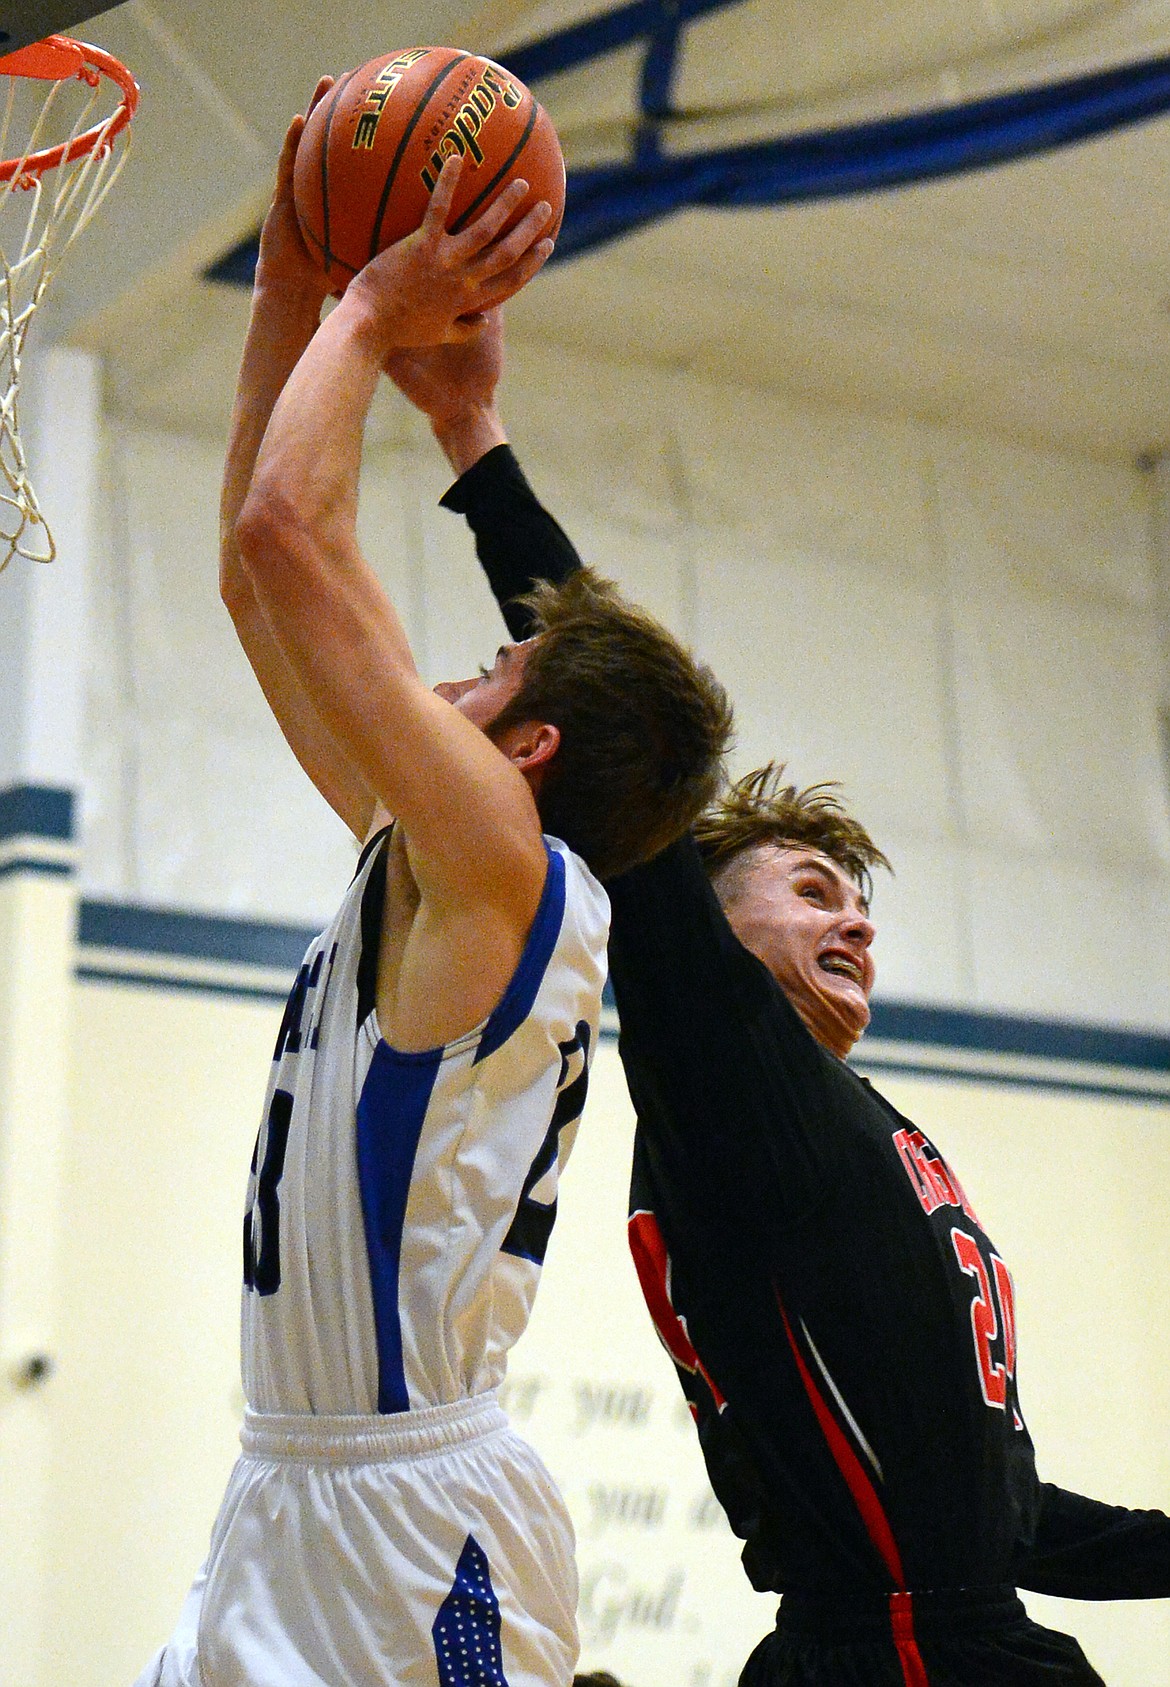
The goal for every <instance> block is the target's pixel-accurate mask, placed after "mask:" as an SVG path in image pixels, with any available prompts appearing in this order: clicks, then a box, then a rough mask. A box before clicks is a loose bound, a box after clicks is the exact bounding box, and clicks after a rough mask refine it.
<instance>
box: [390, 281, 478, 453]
mask: <svg viewBox="0 0 1170 1687" xmlns="http://www.w3.org/2000/svg"><path fill="white" fill-rule="evenodd" d="M468 326H469V327H471V328H472V332H471V333H470V334H469V335H468V337H467V338H466V339H465V340H459V341H456V342H455V343H454V344H452V345H444V346H426V347H420V348H419V349H418V350H416V351H397V352H393V353H392V354H391V355H390V356H389V357H388V358H387V359H386V364H385V369H386V373H387V375H389V377H390V379H391V380H392V381H393V382H394V384H395V386H396V387H397V388H398V390H399V391H400V392H401V393H402V395H403V396H404V397H405V398H408V399H409V400H410V402H411V403H412V404H413V405H414V407H415V409H416V410H421V411H422V413H423V415H424V416H426V417H428V419H429V420H430V423H431V426H432V427H433V428H434V430H435V432H436V433H437V434H442V433H444V432H445V431H446V430H447V429H449V428H451V427H454V426H457V425H458V424H459V423H460V422H462V421H463V420H464V419H465V418H468V417H471V416H474V415H476V414H479V413H482V412H484V411H488V410H491V409H493V408H494V406H495V397H496V388H497V386H498V385H499V382H500V377H501V375H502V374H503V372H504V313H503V311H502V310H501V308H500V307H499V306H498V305H496V306H495V307H494V308H493V309H492V310H488V311H484V312H483V314H482V315H481V316H480V317H478V318H472V319H471V320H470V321H469V324H468Z"/></svg>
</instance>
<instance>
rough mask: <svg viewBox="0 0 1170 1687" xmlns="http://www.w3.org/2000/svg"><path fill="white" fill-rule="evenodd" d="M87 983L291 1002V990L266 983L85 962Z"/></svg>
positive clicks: (81, 974)
mask: <svg viewBox="0 0 1170 1687" xmlns="http://www.w3.org/2000/svg"><path fill="white" fill-rule="evenodd" d="M74 976H75V977H76V978H79V979H80V980H81V981H82V982H83V983H86V984H120V985H127V986H130V987H131V988H133V989H137V990H180V991H185V992H187V993H191V992H194V993H195V994H196V995H204V996H230V997H231V998H232V999H233V1000H234V1001H245V1002H272V1003H273V1004H274V1006H277V1007H282V1006H283V1005H284V1003H285V1002H287V1000H288V990H287V989H283V990H281V989H277V988H275V987H269V986H266V985H263V984H245V983H242V982H241V983H235V982H232V981H229V980H226V979H217V978H183V977H181V976H179V975H177V974H175V973H168V972H163V971H158V972H120V971H118V969H117V968H115V967H96V966H87V965H86V964H85V963H84V962H82V964H81V965H80V966H79V967H78V968H77V971H76V973H75V974H74Z"/></svg>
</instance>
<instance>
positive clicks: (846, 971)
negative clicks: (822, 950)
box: [817, 949, 865, 985]
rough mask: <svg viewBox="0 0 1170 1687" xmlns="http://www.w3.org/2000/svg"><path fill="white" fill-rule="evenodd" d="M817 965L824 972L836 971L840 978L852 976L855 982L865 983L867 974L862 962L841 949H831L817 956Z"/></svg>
mask: <svg viewBox="0 0 1170 1687" xmlns="http://www.w3.org/2000/svg"><path fill="white" fill-rule="evenodd" d="M817 965H818V966H819V967H820V969H821V971H822V972H831V973H835V974H836V975H837V977H838V978H850V979H852V980H853V982H854V984H861V985H864V983H865V974H864V973H863V971H862V969H861V963H860V962H859V961H855V960H854V959H853V958H852V956H850V955H843V954H841V952H840V951H839V950H836V949H834V950H831V951H830V952H829V953H828V954H825V955H819V956H818V957H817Z"/></svg>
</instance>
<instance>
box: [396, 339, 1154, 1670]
mask: <svg viewBox="0 0 1170 1687" xmlns="http://www.w3.org/2000/svg"><path fill="white" fill-rule="evenodd" d="M485 340H486V344H485V347H483V348H481V351H480V359H481V364H480V367H479V368H478V369H477V370H475V371H474V372H473V373H472V374H470V375H467V376H466V377H462V376H457V373H456V372H455V371H454V370H453V369H452V368H451V367H450V366H448V367H447V369H446V370H444V371H441V372H436V371H434V370H433V369H432V370H430V371H428V370H427V369H426V368H425V367H423V366H422V365H418V364H416V365H415V366H413V367H412V368H411V369H409V370H392V371H391V372H392V373H394V374H395V375H396V377H398V376H400V375H401V376H403V377H404V378H403V379H401V380H400V384H401V385H403V387H404V390H406V391H407V392H408V395H409V396H412V397H413V398H414V399H415V401H416V402H418V403H421V404H422V406H423V408H424V409H427V410H428V411H429V413H430V414H431V415H432V419H433V421H434V424H435V431H436V433H437V435H438V437H439V439H440V442H441V443H442V444H443V445H444V446H445V448H446V449H447V451H448V456H449V457H450V459H451V461H452V463H453V466H454V467H455V468H456V469H457V470H459V471H464V472H462V473H461V478H460V479H459V481H458V482H457V483H456V485H455V486H454V487H453V488H452V489H451V491H450V492H449V493H448V494H447V496H446V497H445V498H444V500H443V502H444V504H445V505H446V506H447V507H448V508H450V509H452V510H455V511H458V512H461V513H463V514H465V515H466V516H467V518H468V520H469V522H470V524H471V526H472V528H473V530H474V532H475V537H476V543H477V549H478V552H479V556H480V560H481V562H482V563H483V565H484V567H485V569H486V571H487V574H488V577H489V579H490V581H491V584H492V588H493V590H494V592H495V595H496V597H497V599H498V601H499V602H500V604H501V607H502V608H503V610H504V614H505V618H506V619H507V621H508V625H509V627H510V629H511V631H512V633H513V636H515V637H522V636H523V635H524V632H525V630H526V624H525V619H524V610H523V607H522V606H520V605H518V604H517V603H516V602H515V601H514V600H515V599H516V598H517V597H518V596H519V595H520V594H522V593H523V592H524V591H525V590H526V589H527V587H528V585H529V582H530V581H531V580H532V579H534V578H537V577H539V578H546V579H552V580H554V581H556V580H560V579H563V578H564V577H565V575H566V574H567V573H568V572H570V571H571V570H572V569H573V568H575V567H577V566H578V565H579V559H578V558H577V554H576V552H575V550H574V549H573V546H572V545H571V543H570V542H569V540H568V539H567V538H566V537H565V535H564V533H563V532H562V531H561V529H560V528H559V527H558V525H557V524H556V522H555V521H554V520H553V519H552V517H551V516H549V515H548V514H547V512H546V511H544V510H543V508H542V507H541V506H540V504H539V503H538V502H537V500H536V498H535V497H534V495H533V494H532V492H531V490H530V488H529V487H528V484H527V482H526V480H525V478H524V476H523V474H522V472H521V470H520V468H519V465H518V464H517V463H516V461H515V458H514V457H513V456H512V454H511V452H510V450H509V449H508V447H507V446H506V444H505V443H503V437H504V436H503V432H502V429H501V427H500V424H499V420H498V416H497V415H496V414H495V412H494V409H493V408H492V404H491V393H492V389H493V387H494V382H492V381H491V380H490V379H489V377H490V375H491V373H492V369H493V358H494V359H495V362H496V363H498V354H499V347H498V328H497V327H496V325H494V324H493V325H489V328H488V329H487V330H486V334H485ZM497 372H498V371H497ZM459 379H465V380H466V383H467V390H465V391H464V392H463V393H462V394H460V393H459V391H458V390H457V387H458V381H459ZM468 391H472V392H473V394H474V397H475V403H474V404H473V405H472V406H470V407H468V406H467V405H466V404H464V408H463V410H461V409H460V406H459V402H458V401H459V399H460V398H461V397H462V398H463V399H464V400H466V398H467V396H468ZM472 411H474V415H472V414H471V412H472ZM468 418H470V419H468ZM806 853H807V852H806ZM776 855H777V860H778V861H783V860H784V853H783V852H780V851H777V852H776ZM789 865H791V862H789ZM828 865H829V867H832V866H833V864H832V863H829V864H828ZM837 873H838V875H839V876H840V877H841V878H844V875H840V869H839V868H838V869H837ZM608 888H609V891H610V897H611V902H612V908H613V924H612V932H611V940H610V965H611V973H612V978H613V985H614V991H615V995H616V999H617V1005H618V1012H619V1016H620V1020H621V1043H620V1048H621V1057H622V1061H623V1064H624V1067H625V1071H626V1076H627V1080H628V1083H629V1088H630V1094H631V1097H632V1099H633V1102H634V1106H635V1109H636V1111H637V1116H638V1126H637V1134H636V1139H635V1150H634V1173H633V1188H632V1199H631V1220H630V1235H631V1244H632V1247H633V1251H634V1255H635V1259H636V1262H637V1264H638V1269H639V1275H640V1278H641V1281H642V1285H643V1289H644V1291H645V1293H646V1298H647V1301H648V1303H649V1306H650V1310H651V1313H652V1315H653V1317H654V1319H655V1322H656V1324H657V1326H658V1328H659V1331H660V1333H661V1335H662V1338H663V1340H664V1342H665V1344H666V1346H667V1348H668V1350H669V1351H670V1353H671V1354H672V1357H673V1358H674V1361H675V1365H676V1368H677V1371H678V1375H679V1379H680V1382H681V1384H682V1387H683V1390H684V1392H685V1394H686V1396H687V1399H688V1401H689V1402H690V1405H691V1408H692V1412H693V1415H694V1417H695V1420H696V1424H697V1428H698V1433H699V1438H700V1443H701V1445H702V1450H703V1454H704V1457H705V1460H706V1463H707V1468H708V1472H709V1474H710V1478H711V1482H712V1485H713V1487H714V1489H715V1492H716V1494H717V1495H718V1497H719V1499H720V1501H721V1503H722V1504H723V1506H724V1508H725V1510H726V1512H727V1515H728V1517H729V1519H730V1521H731V1524H732V1527H733V1528H734V1530H735V1531H736V1533H737V1534H738V1535H739V1536H740V1537H741V1538H742V1539H743V1541H744V1543H745V1545H744V1552H743V1559H744V1566H745V1569H746V1571H747V1573H748V1576H749V1577H750V1579H751V1581H752V1583H753V1585H754V1586H755V1587H756V1588H758V1589H761V1590H765V1589H774V1590H775V1591H777V1592H778V1593H780V1594H782V1595H783V1598H782V1603H781V1607H780V1611H779V1615H778V1619H777V1626H776V1629H775V1631H774V1633H773V1634H771V1635H770V1636H768V1637H767V1639H765V1640H764V1641H763V1642H762V1643H761V1645H760V1646H759V1647H758V1648H757V1649H756V1651H755V1652H754V1653H753V1655H752V1657H751V1659H750V1660H749V1662H748V1664H747V1666H746V1667H745V1670H744V1673H743V1676H742V1677H741V1687H805V1684H812V1683H819V1684H823V1687H1032V1684H1034V1687H1089V1684H1091V1683H1100V1679H1101V1678H1100V1677H1099V1676H1098V1675H1097V1674H1096V1672H1095V1671H1094V1670H1093V1669H1092V1667H1091V1666H1090V1664H1089V1663H1088V1661H1087V1660H1086V1658H1085V1656H1084V1654H1083V1652H1082V1651H1081V1648H1080V1647H1079V1646H1078V1644H1077V1643H1076V1642H1075V1641H1074V1640H1072V1639H1071V1638H1069V1637H1068V1636H1065V1635H1060V1634H1055V1633H1052V1632H1050V1631H1048V1630H1046V1629H1043V1628H1041V1627H1039V1626H1038V1625H1037V1624H1035V1623H1033V1622H1031V1621H1030V1620H1029V1618H1028V1617H1027V1614H1026V1612H1025V1610H1024V1607H1023V1605H1022V1604H1021V1603H1020V1601H1019V1599H1018V1598H1017V1596H1016V1591H1015V1590H1016V1588H1017V1587H1023V1588H1028V1589H1032V1590H1034V1591H1037V1592H1043V1593H1051V1594H1058V1595H1063V1596H1066V1597H1074V1598H1085V1599H1117V1598H1150V1597H1166V1596H1170V1518H1168V1517H1167V1516H1165V1515H1164V1514H1163V1513H1161V1512H1157V1511H1149V1512H1145V1511H1140V1512H1139V1511H1129V1510H1125V1509H1123V1508H1119V1507H1111V1506H1107V1505H1103V1504H1100V1503H1099V1502H1097V1501H1094V1500H1090V1499H1085V1498H1082V1497H1081V1496H1079V1495H1076V1494H1071V1493H1067V1492H1065V1491H1063V1490H1062V1489H1059V1488H1056V1487H1053V1486H1051V1485H1050V1484H1047V1483H1042V1482H1040V1480H1039V1478H1038V1476H1037V1474H1036V1468H1035V1461H1034V1455H1033V1448H1032V1442H1031V1439H1030V1437H1029V1435H1028V1431H1027V1428H1026V1426H1025V1423H1024V1419H1023V1415H1022V1412H1021V1410H1020V1405H1019V1401H1018V1399H1017V1395H1016V1381H1015V1366H1016V1341H1015V1325H1014V1316H1013V1306H1012V1289H1011V1277H1010V1275H1009V1272H1008V1269H1007V1267H1006V1265H1005V1264H1004V1262H1003V1260H1002V1259H1001V1258H1000V1256H999V1254H998V1253H997V1251H996V1249H995V1246H994V1244H993V1242H992V1240H991V1239H990V1238H989V1237H988V1236H987V1234H986V1232H985V1231H984V1230H983V1227H982V1226H981V1224H980V1222H979V1220H978V1217H977V1215H976V1214H975V1212H974V1211H973V1210H972V1207H971V1205H970V1203H969V1201H968V1200H967V1198H966V1196H965V1194H964V1192H963V1189H962V1187H961V1185H960V1183H959V1181H958V1179H957V1178H956V1176H955V1175H954V1173H953V1172H952V1171H951V1169H950V1168H949V1166H948V1165H947V1164H946V1162H945V1160H944V1159H943V1157H942V1155H941V1154H940V1153H939V1151H938V1149H937V1148H936V1147H935V1145H934V1144H933V1142H932V1141H931V1140H930V1139H929V1138H928V1137H927V1136H926V1135H925V1134H924V1133H923V1132H922V1131H921V1130H920V1129H918V1128H917V1127H916V1126H915V1125H914V1124H913V1123H912V1122H911V1121H910V1120H909V1119H906V1118H904V1117H902V1116H901V1115H900V1114H899V1113H898V1112H897V1111H896V1110H895V1109H894V1108H893V1107H892V1106H891V1105H890V1104H889V1103H888V1102H887V1101H885V1099H884V1098H883V1097H882V1096H881V1095H879V1094H878V1092H877V1091H876V1090H874V1089H873V1087H872V1086H871V1085H870V1084H869V1083H868V1082H867V1081H866V1080H864V1079H862V1078H860V1077H858V1076H857V1074H856V1073H854V1072H853V1071H851V1070H850V1068H849V1067H848V1066H847V1065H846V1064H845V1062H844V1060H843V1058H841V1056H842V1054H843V1053H844V1052H847V1047H848V1043H849V1042H850V1041H851V1040H852V1038H851V1037H849V1036H848V1035H844V1047H842V1038H843V1033H842V1027H841V1026H840V1025H837V1026H836V1028H835V1029H834V1028H833V1027H828V1028H823V1029H822V1028H821V1027H819V1026H817V1025H816V1021H815V1015H813V1014H808V1013H807V1012H806V1014H805V1016H802V1014H801V1013H800V1012H798V1011H797V1007H798V1006H801V1005H802V1003H801V1000H800V993H799V989H798V987H797V986H795V985H794V984H793V983H792V982H791V981H789V980H783V969H782V968H781V967H779V966H778V967H777V968H776V970H777V971H779V972H780V973H781V978H782V980H783V981H784V982H785V986H786V987H785V988H782V987H781V982H778V979H777V977H776V976H774V973H773V971H772V970H770V969H769V967H768V966H766V965H765V964H764V963H763V962H762V961H761V960H760V959H759V958H758V954H757V953H753V952H752V950H751V949H749V948H748V947H747V946H746V945H745V943H744V942H741V940H740V937H739V936H737V934H736V930H735V929H733V926H732V923H730V922H729V919H728V916H727V914H726V913H725V912H724V910H723V908H722V907H721V906H720V903H719V900H718V899H717V897H716V895H715V892H714V890H713V888H712V885H711V883H710V881H709V879H708V875H707V872H706V870H705V868H704V863H703V860H702V858H701V856H700V853H699V850H698V848H697V846H696V844H695V842H694V840H693V839H691V838H684V839H683V840H681V841H680V842H679V843H677V844H675V845H673V846H672V847H671V848H670V849H668V850H667V851H665V852H664V853H663V854H662V855H660V856H658V857H657V858H656V859H655V860H654V861H652V862H650V863H649V864H648V865H646V866H644V867H640V868H638V869H636V870H635V871H634V872H631V873H628V874H626V875H624V876H622V877H620V878H618V879H616V880H614V881H613V882H612V883H611V884H610V885H609V887H608ZM841 908H842V922H843V923H842V928H841V929H842V931H843V932H845V930H846V927H848V926H849V923H850V921H853V922H856V921H857V920H858V919H860V918H866V917H867V916H865V914H864V910H863V909H862V908H861V904H860V897H856V898H855V899H853V901H852V902H851V901H850V899H849V897H848V895H847V894H845V893H844V892H842V903H841ZM765 923H766V922H765ZM758 935H759V934H758V933H757V934H756V937H755V938H753V947H754V948H755V949H757V951H758V950H760V949H764V950H765V952H766V944H763V943H761V942H760V941H758ZM870 935H872V928H871V930H870ZM839 947H840V948H841V949H842V951H843V953H845V954H847V955H852V956H853V958H854V961H855V962H856V961H857V959H858V956H859V954H860V952H861V951H862V950H863V949H866V948H867V947H868V938H866V939H865V940H864V941H862V939H861V938H860V937H859V936H858V934H857V932H856V931H853V932H852V935H849V934H848V933H846V935H844V936H842V938H841V939H840V941H839ZM870 976H872V975H870ZM857 978H858V980H859V981H860V982H862V983H864V973H863V969H861V968H860V966H859V967H858V972H857ZM865 993H866V994H868V989H867V988H866V989H865ZM790 995H791V996H792V998H793V999H790ZM794 1001H795V1002H796V1006H794ZM806 1019H807V1020H811V1021H812V1022H813V1025H814V1029H813V1030H810V1028H809V1023H806ZM862 1023H864V1020H863V1021H862ZM858 1029H860V1027H859V1028H858ZM814 1030H815V1032H816V1034H814ZM857 1034H858V1033H857V1031H854V1032H853V1037H855V1036H856V1035H857Z"/></svg>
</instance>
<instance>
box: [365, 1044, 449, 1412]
mask: <svg viewBox="0 0 1170 1687" xmlns="http://www.w3.org/2000/svg"><path fill="white" fill-rule="evenodd" d="M442 1059H443V1049H442V1048H441V1047H440V1048H437V1049H427V1050H426V1051H425V1053H422V1054H403V1053H402V1052H401V1051H400V1050H398V1049H392V1048H391V1047H390V1046H389V1044H388V1043H386V1042H379V1044H378V1046H377V1048H376V1049H375V1050H374V1058H373V1060H372V1061H371V1062H370V1070H369V1072H368V1073H367V1074H366V1081H365V1083H364V1084H363V1085H362V1093H361V1095H360V1096H359V1098H358V1104H357V1165H358V1183H359V1185H360V1188H361V1196H362V1216H363V1218H364V1219H365V1225H366V1252H367V1254H368V1256H369V1261H370V1290H371V1293H372V1296H373V1302H374V1329H375V1331H376V1334H377V1338H378V1410H379V1411H380V1412H405V1411H408V1410H409V1409H410V1399H409V1396H408V1394H407V1390H406V1373H405V1370H404V1368H403V1364H402V1323H401V1320H400V1318H399V1312H398V1268H399V1263H400V1260H401V1257H402V1227H403V1223H404V1220H405V1217H406V1201H407V1197H408V1195H409V1194H410V1180H411V1177H412V1175H413V1173H414V1157H415V1154H416V1153H417V1151H418V1139H419V1137H420V1136H421V1135H422V1127H423V1120H424V1119H425V1118H426V1114H427V1108H428V1107H429V1106H430V1100H431V1091H432V1090H433V1089H434V1087H435V1079H436V1077H437V1076H438V1072H439V1067H440V1065H441V1063H442Z"/></svg>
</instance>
